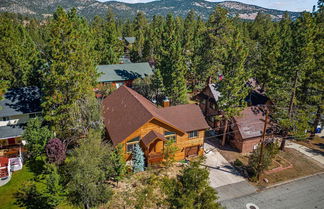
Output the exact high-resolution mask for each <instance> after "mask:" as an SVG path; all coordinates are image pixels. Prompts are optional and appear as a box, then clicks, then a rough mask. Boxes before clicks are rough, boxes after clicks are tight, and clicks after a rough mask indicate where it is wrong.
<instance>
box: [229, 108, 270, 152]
mask: <svg viewBox="0 0 324 209" xmlns="http://www.w3.org/2000/svg"><path fill="white" fill-rule="evenodd" d="M233 120H234V121H233V123H232V125H231V127H230V131H229V132H231V137H230V144H231V145H232V146H234V147H236V148H237V149H238V150H239V151H240V152H242V153H249V152H252V151H253V150H254V149H256V148H257V147H258V145H259V143H260V141H261V140H262V133H263V128H264V122H265V112H264V110H263V108H260V107H257V106H251V107H246V108H245V109H244V110H243V111H242V112H241V113H240V115H239V116H236V117H234V118H233ZM268 127H270V125H268ZM266 136H267V138H268V137H271V135H270V134H268V133H266Z"/></svg>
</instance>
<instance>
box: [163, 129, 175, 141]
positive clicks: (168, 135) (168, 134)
mask: <svg viewBox="0 0 324 209" xmlns="http://www.w3.org/2000/svg"><path fill="white" fill-rule="evenodd" d="M164 136H165V138H166V139H167V140H173V141H176V138H177V136H176V133H175V132H171V131H165V132H164Z"/></svg>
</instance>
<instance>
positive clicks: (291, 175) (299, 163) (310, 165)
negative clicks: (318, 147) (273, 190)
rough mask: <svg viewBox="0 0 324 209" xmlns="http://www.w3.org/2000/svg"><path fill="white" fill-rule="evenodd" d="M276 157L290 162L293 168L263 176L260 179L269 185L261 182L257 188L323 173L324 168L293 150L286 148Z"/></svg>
mask: <svg viewBox="0 0 324 209" xmlns="http://www.w3.org/2000/svg"><path fill="white" fill-rule="evenodd" d="M278 155H279V156H280V157H282V158H283V159H285V160H287V161H288V162H290V163H291V164H292V165H293V167H292V168H288V169H286V170H282V171H279V172H276V173H271V174H263V175H262V179H264V178H267V179H268V180H269V183H266V182H264V181H262V182H260V183H259V184H257V185H258V186H261V187H265V186H269V185H272V184H276V183H279V182H283V181H287V180H291V179H295V178H299V177H303V176H308V175H312V174H315V173H319V172H324V167H323V166H322V165H321V164H320V163H318V162H316V161H314V160H312V159H311V158H308V157H307V156H305V155H303V154H302V153H300V152H298V151H296V150H295V149H291V148H286V151H285V152H280V153H279V154H278Z"/></svg>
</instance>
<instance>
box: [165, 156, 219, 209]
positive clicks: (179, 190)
mask: <svg viewBox="0 0 324 209" xmlns="http://www.w3.org/2000/svg"><path fill="white" fill-rule="evenodd" d="M201 163H202V160H198V161H192V162H190V164H189V166H187V167H186V168H184V169H183V170H182V171H181V172H180V174H179V175H178V176H177V179H165V181H164V187H163V189H164V192H165V194H166V195H167V199H166V200H167V202H168V203H169V204H170V206H171V207H172V208H182V209H185V208H187V209H194V208H200V209H203V208H208V209H218V208H222V207H221V205H220V204H219V203H217V202H216V200H217V194H216V191H215V190H214V189H213V188H211V187H210V186H209V183H208V179H209V178H208V175H209V171H208V169H207V168H202V167H201Z"/></svg>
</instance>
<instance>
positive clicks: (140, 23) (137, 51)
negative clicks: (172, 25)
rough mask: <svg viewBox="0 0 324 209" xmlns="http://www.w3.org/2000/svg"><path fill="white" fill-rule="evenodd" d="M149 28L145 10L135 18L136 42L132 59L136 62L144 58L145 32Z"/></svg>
mask: <svg viewBox="0 0 324 209" xmlns="http://www.w3.org/2000/svg"><path fill="white" fill-rule="evenodd" d="M146 28H147V20H146V17H145V15H144V13H143V12H139V13H137V15H136V17H135V20H134V31H135V37H136V42H135V46H134V52H133V53H132V54H133V56H132V60H133V61H135V62H138V61H142V60H143V50H144V43H145V32H146Z"/></svg>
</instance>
